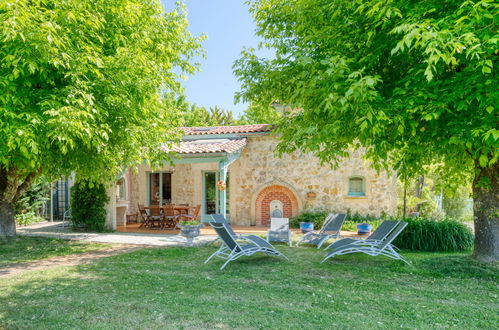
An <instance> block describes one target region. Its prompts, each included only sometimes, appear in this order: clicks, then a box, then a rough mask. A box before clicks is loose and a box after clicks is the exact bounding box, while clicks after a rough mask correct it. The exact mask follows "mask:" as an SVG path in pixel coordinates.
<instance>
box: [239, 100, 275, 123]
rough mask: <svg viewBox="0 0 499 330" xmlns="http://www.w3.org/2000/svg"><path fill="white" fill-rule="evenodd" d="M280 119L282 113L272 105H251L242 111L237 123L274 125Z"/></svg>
mask: <svg viewBox="0 0 499 330" xmlns="http://www.w3.org/2000/svg"><path fill="white" fill-rule="evenodd" d="M281 117H282V113H281V112H279V111H277V109H276V108H275V107H274V106H272V105H271V106H261V105H257V104H251V105H250V106H249V107H248V109H246V110H244V113H243V115H242V116H241V119H240V120H239V121H240V122H244V123H245V124H275V123H278V122H279V120H280V118H281Z"/></svg>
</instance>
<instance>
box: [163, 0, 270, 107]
mask: <svg viewBox="0 0 499 330" xmlns="http://www.w3.org/2000/svg"><path fill="white" fill-rule="evenodd" d="M161 2H162V3H163V6H164V7H165V9H166V10H167V11H169V10H171V9H172V8H173V4H174V3H175V0H161ZM185 3H186V6H187V9H188V20H189V25H190V27H189V30H190V31H191V33H192V34H194V35H201V34H205V35H206V36H207V39H206V40H205V41H204V42H203V43H202V45H203V49H204V50H205V52H206V59H202V58H199V59H198V62H200V64H201V68H200V69H201V71H200V72H197V73H196V74H195V75H193V76H190V77H189V78H188V80H187V81H185V82H184V83H183V85H184V88H185V90H186V93H185V94H186V95H187V100H188V101H189V102H191V103H195V104H197V105H198V106H204V107H214V106H219V107H221V108H224V109H226V110H232V111H233V113H234V114H235V115H240V114H241V113H242V112H243V111H244V110H245V109H246V108H247V107H248V105H247V104H241V103H239V104H237V105H236V104H234V93H235V92H237V91H238V90H239V87H240V84H239V82H238V81H237V79H236V77H235V76H234V75H233V74H232V65H233V63H234V61H235V60H236V59H238V58H239V57H240V53H241V51H242V50H243V48H244V47H248V48H250V47H253V48H256V47H257V46H258V42H259V41H260V39H259V38H257V37H256V36H255V32H254V31H255V27H256V25H255V23H254V21H253V19H252V17H251V14H250V13H249V11H248V5H246V4H245V0H185ZM259 54H264V55H265V52H260V53H259Z"/></svg>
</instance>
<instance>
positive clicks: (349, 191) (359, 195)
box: [347, 175, 366, 197]
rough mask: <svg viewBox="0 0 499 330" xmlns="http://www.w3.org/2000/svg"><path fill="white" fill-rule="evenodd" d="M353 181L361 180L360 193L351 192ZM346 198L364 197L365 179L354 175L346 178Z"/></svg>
mask: <svg viewBox="0 0 499 330" xmlns="http://www.w3.org/2000/svg"><path fill="white" fill-rule="evenodd" d="M353 179H360V180H361V182H362V191H361V192H353V191H352V180H353ZM347 196H352V197H365V196H366V179H365V178H364V177H363V176H359V175H354V176H350V177H349V178H348V190H347Z"/></svg>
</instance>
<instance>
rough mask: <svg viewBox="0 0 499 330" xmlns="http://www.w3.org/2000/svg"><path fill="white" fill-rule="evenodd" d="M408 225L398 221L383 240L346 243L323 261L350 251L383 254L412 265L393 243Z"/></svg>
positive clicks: (375, 254) (327, 255)
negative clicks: (396, 249)
mask: <svg viewBox="0 0 499 330" xmlns="http://www.w3.org/2000/svg"><path fill="white" fill-rule="evenodd" d="M406 226H407V222H405V221H400V222H398V224H397V227H396V228H395V229H393V230H392V231H391V233H390V234H389V235H388V236H386V238H384V239H383V240H359V241H358V242H357V243H352V244H346V245H343V246H341V247H337V248H336V249H334V250H333V251H331V252H329V253H328V254H326V257H325V258H324V260H322V262H324V261H326V260H328V259H329V258H332V257H334V256H339V255H344V254H350V253H364V254H367V255H370V256H372V257H375V256H378V255H382V256H385V257H388V258H391V259H395V260H402V261H403V262H405V263H406V264H408V265H411V264H410V263H409V262H408V261H407V260H406V259H405V258H404V257H402V256H401V255H400V254H399V253H398V252H397V251H395V247H394V246H393V245H392V242H393V241H394V240H395V239H396V238H397V236H398V235H399V234H400V233H401V232H402V231H403V230H404V229H405V227H406ZM322 262H321V263H322Z"/></svg>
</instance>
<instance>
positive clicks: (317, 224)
mask: <svg viewBox="0 0 499 330" xmlns="http://www.w3.org/2000/svg"><path fill="white" fill-rule="evenodd" d="M329 213H339V212H336V211H328V210H324V209H318V210H307V211H303V212H302V213H300V214H299V215H298V216H296V217H294V218H292V219H291V220H290V222H289V225H290V226H291V227H292V228H299V227H300V222H313V223H314V229H316V230H318V229H320V228H321V227H322V224H323V223H324V220H325V219H326V216H327V215H328V214H329ZM385 217H386V216H385V215H382V218H383V219H384V218H385ZM383 219H380V218H379V217H376V216H374V215H360V214H359V213H354V214H351V213H350V211H348V212H347V218H346V220H345V222H344V223H343V226H342V227H341V230H348V231H357V224H358V223H369V224H371V225H373V230H374V229H376V228H377V227H378V226H379V224H380V223H381V222H382V221H383Z"/></svg>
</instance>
